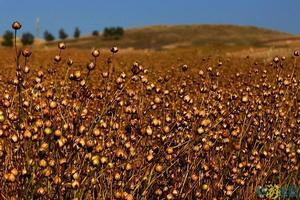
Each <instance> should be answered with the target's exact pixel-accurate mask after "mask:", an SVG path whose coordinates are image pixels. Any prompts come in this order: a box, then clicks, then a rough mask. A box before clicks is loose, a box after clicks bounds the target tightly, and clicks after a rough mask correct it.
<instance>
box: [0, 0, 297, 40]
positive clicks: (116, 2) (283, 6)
mask: <svg viewBox="0 0 300 200" xmlns="http://www.w3.org/2000/svg"><path fill="white" fill-rule="evenodd" d="M37 18H39V19H40V34H39V35H40V36H42V35H43V34H42V33H43V32H44V30H45V29H47V30H49V31H50V32H52V33H53V34H55V35H57V32H58V29H60V28H62V27H63V28H64V29H65V30H66V32H67V33H68V34H69V35H73V32H74V28H75V27H76V26H78V27H79V28H80V29H81V31H82V34H89V33H91V32H92V31H93V30H95V29H97V30H100V31H101V30H102V29H103V28H104V27H106V26H123V27H139V26H147V25H157V24H208V23H209V24H210V23H212V24H239V25H255V26H259V27H266V28H271V29H275V30H280V31H284V32H290V33H295V34H300V0H247V1H246V0H113V1H109V0H106V1H102V0H52V1H51V0H26V1H23V0H0V34H2V33H3V32H4V31H5V30H7V29H9V28H10V24H11V22H12V21H14V20H19V21H20V22H21V23H22V24H23V29H22V31H30V32H32V33H35V32H36V31H35V22H36V19H37Z"/></svg>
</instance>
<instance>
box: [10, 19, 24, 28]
mask: <svg viewBox="0 0 300 200" xmlns="http://www.w3.org/2000/svg"><path fill="white" fill-rule="evenodd" d="M11 27H12V28H13V29H14V30H19V29H20V28H21V27H22V24H21V23H20V22H18V21H14V22H13V23H12V25H11Z"/></svg>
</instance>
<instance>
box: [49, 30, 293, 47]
mask: <svg viewBox="0 0 300 200" xmlns="http://www.w3.org/2000/svg"><path fill="white" fill-rule="evenodd" d="M294 37H296V36H295V35H292V34H288V33H283V32H279V31H274V30H269V29H264V28H257V27H253V26H236V25H174V26H169V25H168V26H167V25H161V26H149V27H142V28H132V29H127V30H125V35H124V36H123V38H121V39H119V40H105V39H104V38H103V37H102V36H97V37H94V36H85V37H82V38H80V39H77V40H76V39H69V40H67V43H68V45H69V46H71V47H75V48H91V47H101V48H109V47H112V46H114V45H116V46H118V47H120V48H135V49H168V48H176V47H191V46H193V47H195V46H201V47H222V46H228V47H235V46H238V47H241V46H242V47H243V46H245V47H248V46H252V47H260V46H266V45H269V44H270V43H268V42H266V41H277V40H280V41H282V40H284V39H285V38H294ZM54 45H56V42H52V43H46V46H50V47H51V46H54Z"/></svg>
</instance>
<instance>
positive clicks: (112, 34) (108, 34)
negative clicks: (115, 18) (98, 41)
mask: <svg viewBox="0 0 300 200" xmlns="http://www.w3.org/2000/svg"><path fill="white" fill-rule="evenodd" d="M123 35H124V29H123V28H122V27H120V26H117V27H106V28H104V31H103V37H104V38H105V39H114V40H118V39H120V38H121V37H123Z"/></svg>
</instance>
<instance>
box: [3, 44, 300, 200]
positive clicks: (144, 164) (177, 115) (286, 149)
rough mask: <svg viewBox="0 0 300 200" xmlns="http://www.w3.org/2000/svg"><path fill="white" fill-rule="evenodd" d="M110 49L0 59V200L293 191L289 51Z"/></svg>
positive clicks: (299, 116) (296, 140)
mask: <svg viewBox="0 0 300 200" xmlns="http://www.w3.org/2000/svg"><path fill="white" fill-rule="evenodd" d="M117 50H118V49H117V48H112V49H111V51H109V50H107V49H104V50H102V49H101V50H100V51H99V50H98V49H94V50H92V51H90V50H79V49H70V48H68V44H64V43H59V44H58V48H55V49H53V48H51V49H44V48H40V49H39V48H34V49H32V50H28V49H23V50H22V51H20V54H19V53H15V49H0V55H1V59H0V66H1V82H0V92H1V94H2V95H1V96H0V199H125V200H131V199H138V200H139V199H209V200H211V199H257V198H258V196H257V194H256V193H257V189H258V188H259V186H266V185H278V186H279V187H280V186H283V185H295V186H300V170H299V167H300V93H299V88H300V87H299V84H300V57H299V52H298V51H294V50H285V51H284V50H282V54H277V55H273V54H274V52H273V53H270V54H267V55H266V56H252V55H251V53H250V54H248V55H246V54H247V53H245V52H242V54H237V53H235V54H230V55H229V54H225V53H215V54H211V55H207V54H203V52H202V51H199V50H197V49H196V48H195V49H192V48H189V49H183V50H178V49H177V50H169V51H161V52H154V51H142V50H139V51H131V50H128V51H122V49H120V51H117ZM253 53H255V50H254V51H253ZM275 53H278V52H275ZM244 54H245V55H244ZM16 58H17V59H16ZM17 63H19V65H18V64H17ZM278 191H279V190H277V193H276V191H275V192H273V193H272V192H271V191H268V192H266V194H265V195H264V197H265V198H267V197H268V198H270V199H276V198H279V196H278V195H282V193H281V194H279V193H278ZM281 197H282V196H281Z"/></svg>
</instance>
